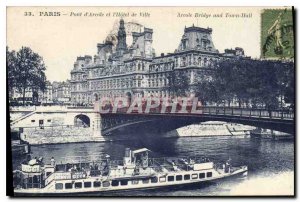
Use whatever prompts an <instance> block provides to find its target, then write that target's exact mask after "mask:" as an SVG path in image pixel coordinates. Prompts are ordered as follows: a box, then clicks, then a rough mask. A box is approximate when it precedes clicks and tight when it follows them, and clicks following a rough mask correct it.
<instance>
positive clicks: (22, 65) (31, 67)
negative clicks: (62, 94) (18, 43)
mask: <svg viewBox="0 0 300 202" xmlns="http://www.w3.org/2000/svg"><path fill="white" fill-rule="evenodd" d="M11 68H13V69H14V71H13V78H14V80H15V85H16V88H17V89H18V91H19V92H21V93H22V95H23V105H25V93H26V89H28V88H30V89H31V90H32V92H33V93H34V92H36V91H38V90H41V91H44V90H45V88H46V75H45V70H46V67H45V64H44V61H43V58H42V57H41V56H40V55H38V54H37V53H35V52H33V51H32V50H31V49H30V48H29V47H22V48H21V49H20V50H19V51H18V52H17V53H16V63H15V66H14V67H12V66H11V65H10V66H8V69H11Z"/></svg>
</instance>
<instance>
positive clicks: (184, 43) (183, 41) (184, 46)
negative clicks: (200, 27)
mask: <svg viewBox="0 0 300 202" xmlns="http://www.w3.org/2000/svg"><path fill="white" fill-rule="evenodd" d="M186 45H187V40H182V49H186Z"/></svg>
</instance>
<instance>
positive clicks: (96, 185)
mask: <svg viewBox="0 0 300 202" xmlns="http://www.w3.org/2000/svg"><path fill="white" fill-rule="evenodd" d="M103 186H104V185H103ZM94 187H101V182H99V181H94Z"/></svg>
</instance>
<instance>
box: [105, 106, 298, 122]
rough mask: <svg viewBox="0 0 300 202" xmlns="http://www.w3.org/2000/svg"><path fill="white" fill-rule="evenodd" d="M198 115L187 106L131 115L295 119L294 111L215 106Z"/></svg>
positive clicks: (201, 109)
mask: <svg viewBox="0 0 300 202" xmlns="http://www.w3.org/2000/svg"><path fill="white" fill-rule="evenodd" d="M104 109H105V110H109V111H108V113H114V112H113V110H112V108H109V107H106V108H104ZM128 109H129V107H123V108H118V109H117V110H116V112H115V113H117V114H126V113H128ZM196 110H197V113H195V112H193V108H192V106H187V107H186V108H185V110H184V111H185V112H183V111H182V109H181V107H180V106H179V107H176V109H175V110H174V109H172V107H171V106H168V107H166V108H165V110H163V112H162V106H159V107H156V108H152V109H150V111H149V112H145V107H144V106H143V107H142V113H140V112H139V111H138V110H132V111H130V113H129V114H174V115H176V114H180V115H187V114H189V115H201V114H206V115H207V114H208V115H226V116H240V117H253V118H269V119H294V111H293V110H287V109H284V110H267V109H253V108H239V107H215V106H201V107H197V108H196Z"/></svg>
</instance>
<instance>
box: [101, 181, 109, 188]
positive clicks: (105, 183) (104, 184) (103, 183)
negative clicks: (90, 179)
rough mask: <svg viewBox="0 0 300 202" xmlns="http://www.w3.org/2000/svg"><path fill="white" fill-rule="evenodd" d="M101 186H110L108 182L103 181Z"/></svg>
mask: <svg viewBox="0 0 300 202" xmlns="http://www.w3.org/2000/svg"><path fill="white" fill-rule="evenodd" d="M102 186H103V187H109V186H110V183H109V181H104V182H102Z"/></svg>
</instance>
